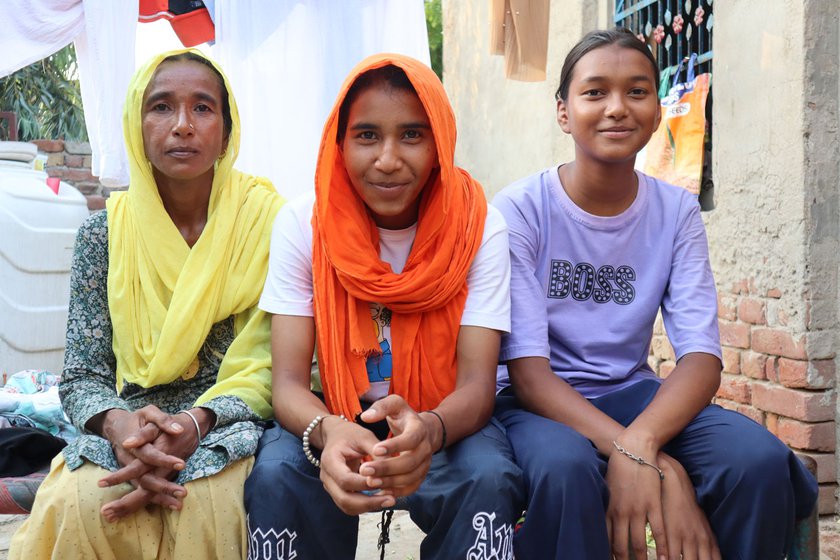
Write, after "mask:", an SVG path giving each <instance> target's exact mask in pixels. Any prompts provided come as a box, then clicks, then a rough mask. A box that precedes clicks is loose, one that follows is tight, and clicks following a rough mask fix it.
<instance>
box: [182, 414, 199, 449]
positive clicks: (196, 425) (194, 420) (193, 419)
mask: <svg viewBox="0 0 840 560" xmlns="http://www.w3.org/2000/svg"><path fill="white" fill-rule="evenodd" d="M178 414H186V415H187V416H189V417H190V419H191V420H192V421H193V424H195V432H196V433H197V434H198V442H199V443H201V440H202V438H203V436H202V435H201V427H200V426H199V425H198V419H197V418H196V417H195V414H193V413H192V412H190V411H189V410H179V411H178Z"/></svg>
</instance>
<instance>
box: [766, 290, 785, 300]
mask: <svg viewBox="0 0 840 560" xmlns="http://www.w3.org/2000/svg"><path fill="white" fill-rule="evenodd" d="M767 297H770V298H773V299H779V298H781V297H782V290H780V289H779V288H770V289H769V290H767Z"/></svg>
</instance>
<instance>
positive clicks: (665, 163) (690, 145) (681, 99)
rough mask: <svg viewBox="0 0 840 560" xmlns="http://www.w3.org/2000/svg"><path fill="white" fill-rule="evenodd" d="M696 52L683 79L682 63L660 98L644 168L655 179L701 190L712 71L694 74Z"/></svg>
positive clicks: (695, 190) (695, 192)
mask: <svg viewBox="0 0 840 560" xmlns="http://www.w3.org/2000/svg"><path fill="white" fill-rule="evenodd" d="M696 60H697V55H696V54H692V55H691V58H689V60H688V69H687V72H686V80H685V81H684V82H681V81H679V77H680V74H682V69H683V64H682V63H680V66H679V68H678V69H677V71H676V72H675V73H674V82H673V85H672V87H671V89H670V91H669V92H668V95H666V96H665V97H664V98H663V99H662V100H661V104H662V121H661V122H660V123H659V128H658V129H657V130H656V132H654V133H653V136H651V138H650V141H649V142H648V145H647V148H646V152H647V154H646V159H645V165H644V171H645V173H647V174H648V175H652V176H653V177H656V178H657V179H662V180H663V181H666V182H668V183H672V184H674V185H677V186H680V187H683V188H684V189H686V190H688V191H689V192H691V193H694V194H699V193H700V179H701V177H702V174H703V140H704V138H705V134H706V98H707V97H708V95H709V82H710V81H711V77H712V75H711V74H700V75H699V76H696V77H695V75H694V65H695V62H696Z"/></svg>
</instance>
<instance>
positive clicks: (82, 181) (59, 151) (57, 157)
mask: <svg viewBox="0 0 840 560" xmlns="http://www.w3.org/2000/svg"><path fill="white" fill-rule="evenodd" d="M33 144H35V145H37V146H38V152H39V153H40V154H45V155H46V156H47V163H46V169H45V171H46V172H47V175H49V176H50V177H58V178H59V179H61V180H62V181H64V182H65V183H69V184H71V185H73V186H74V187H76V188H77V189H79V191H81V193H82V194H84V195H85V197H87V201H88V208H89V209H90V210H91V211H94V210H101V209H103V208H105V198H106V197H107V196H108V191H109V189H105V188H104V187H103V186H102V185H101V184H100V183H99V179H97V178H96V177H94V176H93V175H91V173H90V167H91V155H90V154H91V151H90V144H88V143H87V142H69V141H68V142H65V141H64V140H35V141H33ZM110 190H113V189H110Z"/></svg>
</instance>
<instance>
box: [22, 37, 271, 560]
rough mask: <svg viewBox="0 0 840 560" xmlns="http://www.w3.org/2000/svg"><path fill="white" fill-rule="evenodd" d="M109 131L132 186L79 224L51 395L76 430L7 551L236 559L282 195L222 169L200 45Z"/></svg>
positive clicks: (235, 134)
mask: <svg viewBox="0 0 840 560" xmlns="http://www.w3.org/2000/svg"><path fill="white" fill-rule="evenodd" d="M123 125H124V130H125V139H126V144H127V148H128V154H129V162H130V166H131V185H130V188H129V190H128V191H127V192H124V193H115V194H114V195H112V196H111V198H110V199H109V201H108V205H107V212H102V213H99V214H94V215H93V216H91V217H90V218H89V219H88V221H87V222H86V223H85V224H84V225H83V226H82V227H81V228H80V230H79V234H78V238H77V242H76V249H75V255H74V261H73V269H72V281H71V296H70V314H69V321H68V327H67V349H66V355H65V365H64V376H63V379H62V383H61V386H60V393H61V398H62V404H63V406H64V409H65V411H66V412H67V414H68V416H70V418H71V419H72V420H73V422H74V423H75V424H76V425H77V426H78V427H79V429H80V430H81V431H82V432H83V435H82V436H81V437H80V438H79V439H78V440H76V441H74V442H72V443H71V444H70V445H68V446H67V447H66V448H65V450H64V452H63V454H62V455H59V456H58V457H56V458H55V460H54V461H53V464H52V470H51V472H50V474H49V476H48V477H47V478H46V480H45V481H44V483H43V484H42V486H41V488H40V489H39V492H38V495H37V496H36V500H35V505H34V507H33V511H32V515H31V516H30V518H29V519H28V520H27V522H26V523H25V524H24V525H23V526H22V527H21V528H20V530H19V531H18V533H17V534H16V535H15V536H14V538H13V540H12V546H11V550H10V558H27V559H31V558H56V557H58V558H62V559H75V558H79V559H82V558H94V557H95V558H121V559H122V558H188V557H189V558H241V557H243V556H245V555H246V554H247V534H246V531H245V515H244V511H243V507H242V486H243V483H244V480H245V478H246V477H247V475H248V473H249V472H250V470H251V466H252V464H253V458H252V455H253V454H254V452H255V450H256V446H257V441H258V439H259V436H260V433H261V428H260V427H259V426H258V424H257V422H258V421H259V420H261V419H263V418H266V417H268V416H270V415H271V385H270V383H271V373H270V367H271V357H270V352H269V321H268V318H267V316H266V314H265V313H264V312H262V311H260V310H259V309H257V301H258V299H259V296H260V292H261V290H262V285H263V282H264V279H265V275H266V269H267V262H268V244H269V238H270V228H271V224H272V222H273V219H274V216H275V214H276V213H277V210H278V209H279V207H280V205H281V203H282V202H281V199H280V197H279V196H278V195H277V194H276V193H275V191H274V189H273V188H272V186H271V185H270V183H268V181H266V180H263V179H259V178H256V177H252V176H249V175H245V174H243V173H240V172H238V171H236V170H234V169H233V163H234V161H235V160H236V156H237V152H238V148H239V135H240V133H239V114H238V111H237V107H236V103H235V101H234V99H233V95H232V93H231V88H230V85H229V83H228V82H227V79H226V78H225V77H224V74H223V73H222V72H221V70H220V69H219V68H218V67H217V66H216V65H215V63H213V62H211V61H210V60H209V59H207V58H205V57H204V55H202V54H201V53H200V52H198V51H194V50H181V51H173V52H169V53H164V54H162V55H159V56H157V57H155V58H153V59H152V60H150V61H149V62H148V63H147V64H146V65H145V66H144V67H143V68H141V69H140V70H139V71H138V72H137V74H136V75H135V76H134V79H133V81H132V83H131V85H130V87H129V92H128V96H127V99H126V104H125V110H124V117H123ZM108 471H110V473H109V472H108ZM144 506H148V507H144Z"/></svg>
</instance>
